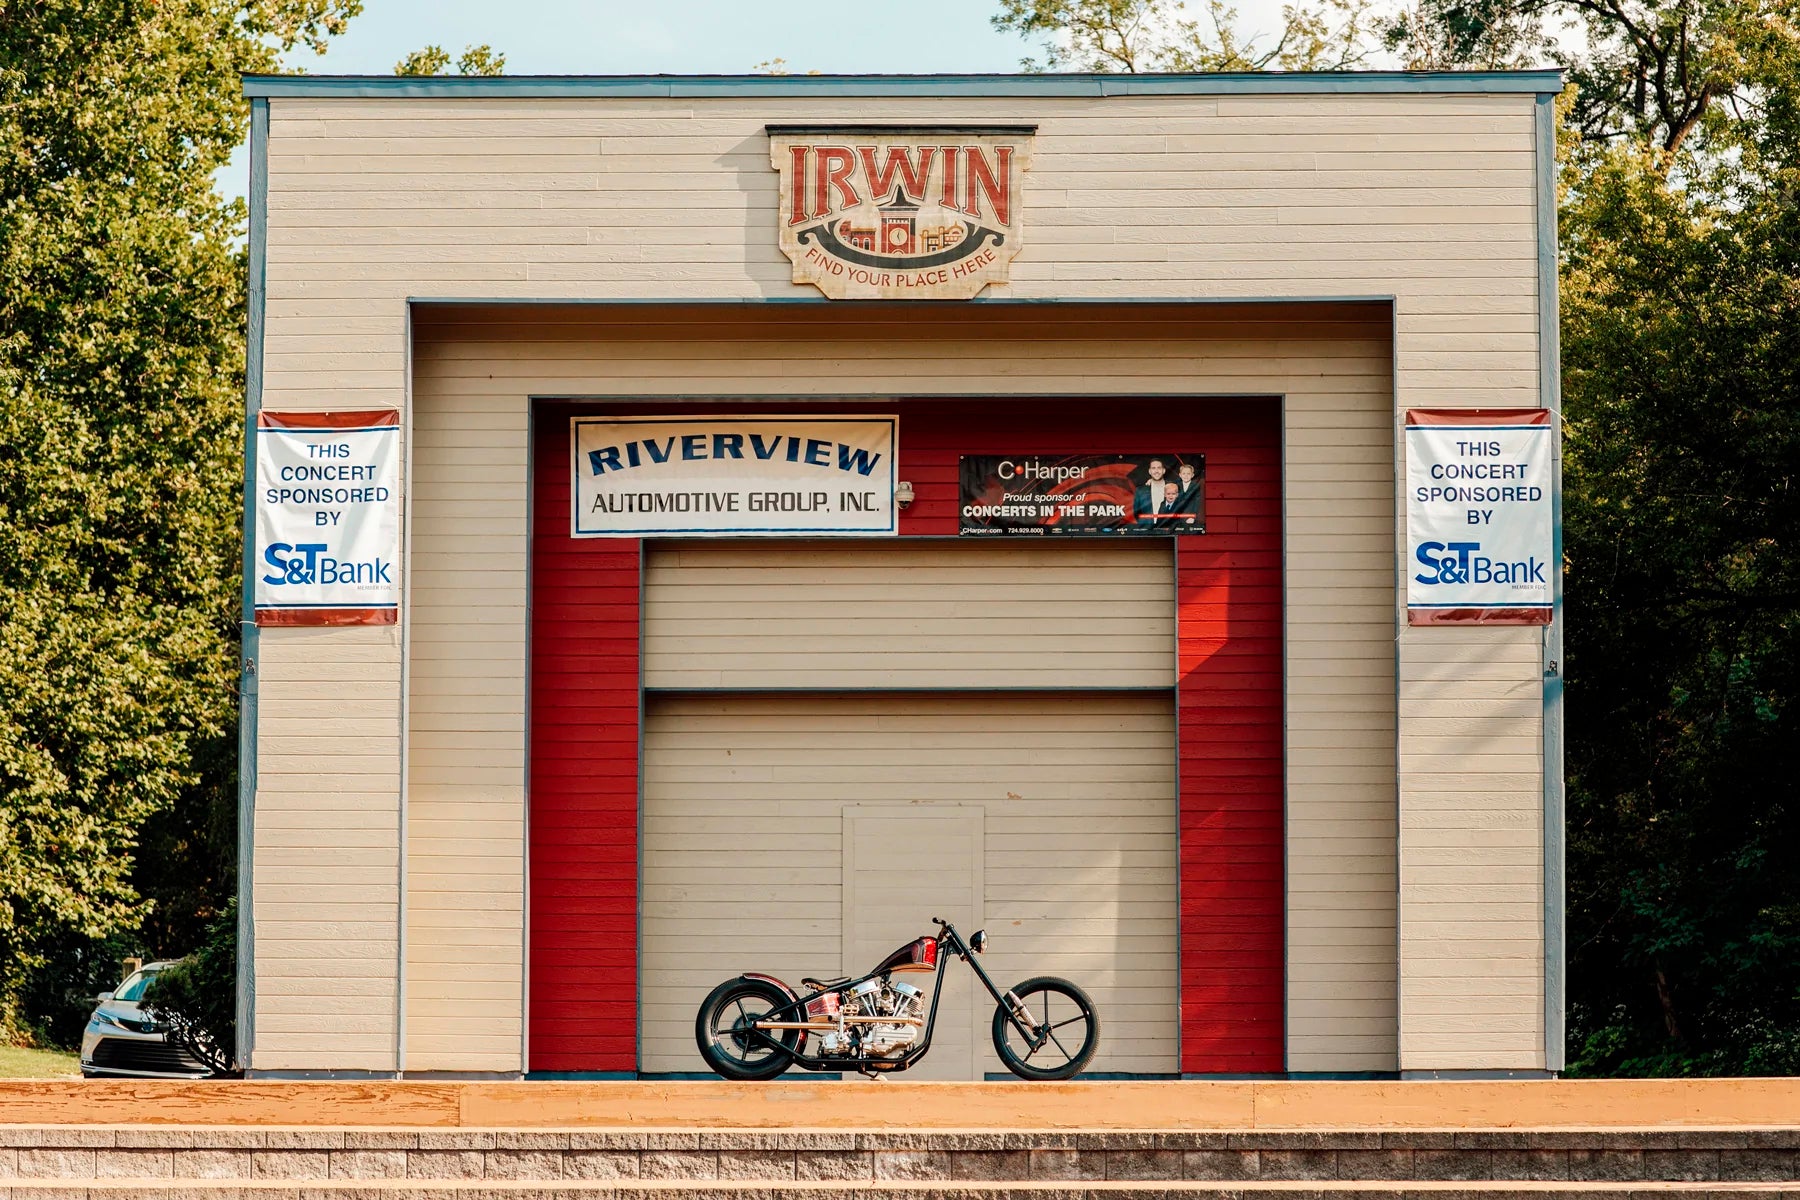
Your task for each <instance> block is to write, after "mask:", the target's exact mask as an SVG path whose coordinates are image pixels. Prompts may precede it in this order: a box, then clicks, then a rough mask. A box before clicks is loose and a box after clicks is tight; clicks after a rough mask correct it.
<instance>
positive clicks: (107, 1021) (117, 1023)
mask: <svg viewBox="0 0 1800 1200" xmlns="http://www.w3.org/2000/svg"><path fill="white" fill-rule="evenodd" d="M94 1024H96V1025H106V1026H110V1027H111V1028H113V1029H124V1030H125V1032H126V1033H130V1032H131V1030H130V1029H127V1028H126V1026H125V1022H123V1021H121V1020H119V1018H117V1017H115V1016H113V1015H112V1014H111V1013H108V1012H97V1013H95V1014H94Z"/></svg>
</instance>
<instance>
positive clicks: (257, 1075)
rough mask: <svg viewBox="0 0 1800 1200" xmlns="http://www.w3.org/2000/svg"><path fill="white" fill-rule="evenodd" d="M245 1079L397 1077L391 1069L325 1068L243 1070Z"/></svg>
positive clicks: (363, 1079)
mask: <svg viewBox="0 0 1800 1200" xmlns="http://www.w3.org/2000/svg"><path fill="white" fill-rule="evenodd" d="M244 1078H245V1079H295V1080H307V1079H338V1080H350V1081H353V1082H363V1081H366V1080H375V1079H387V1080H391V1079H398V1078H399V1075H397V1074H396V1073H395V1072H393V1071H364V1070H350V1069H348V1068H346V1069H344V1070H326V1071H245V1072H244Z"/></svg>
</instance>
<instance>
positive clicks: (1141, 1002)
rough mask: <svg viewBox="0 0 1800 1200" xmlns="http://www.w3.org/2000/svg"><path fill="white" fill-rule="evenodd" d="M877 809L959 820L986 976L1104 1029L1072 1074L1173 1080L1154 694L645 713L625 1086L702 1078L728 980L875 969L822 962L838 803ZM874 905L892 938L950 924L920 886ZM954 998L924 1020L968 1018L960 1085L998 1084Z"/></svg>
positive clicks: (812, 700)
mask: <svg viewBox="0 0 1800 1200" xmlns="http://www.w3.org/2000/svg"><path fill="white" fill-rule="evenodd" d="M883 804H903V805H912V806H918V807H920V808H928V807H930V806H935V805H965V806H977V807H979V808H980V809H981V810H982V811H983V813H984V820H983V827H982V828H983V841H984V843H985V847H986V849H985V854H984V856H983V862H982V871H981V874H982V876H983V882H982V903H981V908H982V910H983V912H982V913H981V918H982V919H984V920H985V922H986V925H987V928H988V930H989V931H990V933H991V935H992V937H993V946H992V948H991V950H990V951H989V953H988V954H987V955H986V956H985V958H984V960H983V965H984V966H985V967H986V968H987V969H988V971H989V972H990V973H991V974H992V975H993V976H994V978H995V981H996V982H997V983H999V984H1000V986H1002V987H1008V986H1010V985H1012V984H1014V983H1018V982H1020V981H1022V980H1024V979H1027V978H1030V977H1031V976H1033V975H1041V974H1052V975H1062V976H1065V977H1067V978H1069V979H1072V980H1074V981H1075V982H1076V983H1078V984H1080V985H1081V986H1082V987H1084V988H1086V989H1087V990H1088V991H1089V993H1090V994H1091V995H1092V996H1093V997H1094V1000H1095V1003H1096V1005H1097V1006H1098V1007H1099V1010H1100V1014H1101V1020H1102V1021H1103V1022H1104V1025H1105V1038H1104V1040H1103V1042H1102V1045H1101V1051H1100V1056H1099V1057H1098V1058H1096V1059H1095V1061H1094V1065H1093V1068H1092V1069H1093V1070H1096V1071H1134V1072H1170V1071H1174V1070H1177V1069H1178V1068H1177V1065H1176V1058H1175V1035H1176V1009H1175V990H1176V987H1175V985H1176V970H1175V953H1176V945H1175V940H1176V928H1175V716H1174V701H1173V698H1172V697H1171V696H1169V695H1131V694H1128V693H1089V694H1087V695H1067V696H1045V695H1033V696H1007V695H1004V694H997V693H986V694H981V695H955V694H949V693H940V694H930V693H924V694H911V695H890V696H879V695H861V696H853V695H843V694H837V695H805V694H788V695H774V694H763V695H744V696H718V697H706V696H700V695H686V696H680V697H658V698H655V699H653V700H652V701H651V703H650V706H649V710H648V716H647V721H646V729H645V738H644V842H643V846H644V877H643V943H642V946H641V948H640V952H639V953H640V958H639V962H640V969H641V971H642V976H641V979H642V984H641V986H642V1009H641V1014H642V1015H641V1021H642V1037H643V1044H642V1050H641V1055H642V1058H641V1061H642V1067H643V1069H644V1070H646V1071H695V1070H704V1069H705V1066H704V1064H703V1063H702V1062H701V1061H700V1058H699V1055H698V1053H697V1052H696V1050H695V1048H694V1012H695V1010H696V1009H697V1008H698V1007H699V1004H700V1001H701V999H702V998H703V997H704V996H705V995H706V993H707V992H708V991H710V990H711V989H712V987H713V986H714V985H715V984H717V983H719V982H720V981H722V980H724V979H727V978H730V977H731V976H732V975H734V974H737V973H738V972H740V971H746V970H756V971H766V972H769V973H771V974H774V975H778V976H780V977H782V978H785V979H788V980H790V981H797V980H798V979H799V978H800V977H801V976H803V975H806V974H813V975H832V974H836V973H838V972H839V970H840V969H842V970H845V971H848V970H858V972H859V973H860V971H866V970H868V969H869V968H870V967H873V966H874V965H875V963H874V961H870V962H867V963H861V964H860V965H859V964H857V963H853V962H847V961H844V950H843V947H844V944H845V937H844V932H845V931H844V918H843V907H842V906H843V892H842V888H843V883H842V878H843V877H842V868H841V853H842V845H843V837H844V834H843V821H844V810H845V809H846V807H849V808H853V809H861V808H862V807H863V806H870V805H883ZM1097 813H1101V814H1104V816H1100V817H1097V815H1096V814H1097ZM866 848H867V847H865V849H866ZM896 853H897V854H898V855H900V856H902V857H912V858H920V857H929V848H928V847H920V846H917V845H907V846H903V847H898V848H897V849H896ZM956 853H958V851H957V849H956V848H954V847H949V848H946V850H945V854H946V856H947V857H953V856H954V855H955V854H956ZM887 890H888V892H889V893H890V894H889V898H888V905H889V907H890V910H891V912H892V913H893V914H894V915H895V919H896V920H899V919H901V918H904V919H905V921H906V924H907V927H908V928H912V929H914V933H913V934H912V935H910V936H917V935H919V934H924V933H929V932H932V928H931V926H930V923H929V919H930V918H931V917H933V916H944V915H950V914H945V913H940V912H939V911H938V910H937V908H936V907H934V905H935V904H937V901H938V899H939V898H937V897H934V896H933V895H932V894H930V891H929V889H926V888H922V887H917V886H914V887H911V888H909V887H907V886H906V885H904V884H901V883H897V882H896V883H894V885H893V886H892V887H889V888H888V889H887ZM863 899H864V901H865V907H866V897H865V898H863ZM952 919H954V917H953V916H952ZM889 928H892V926H889ZM964 932H972V931H970V930H965V931H964ZM863 940H864V941H867V939H866V938H865V939H863ZM903 940H905V939H904V938H897V939H896V940H895V945H899V944H900V942H901V941H903ZM859 948H862V949H866V947H861V946H859ZM893 948H894V946H887V947H884V949H883V950H882V951H881V953H882V954H885V953H886V952H887V951H888V950H892V949H893ZM950 969H951V970H952V971H953V972H962V973H964V974H965V975H966V974H967V971H966V968H963V967H962V965H961V964H960V963H956V964H952V966H951V968H950ZM971 982H972V976H971V977H970V978H960V979H958V980H956V982H955V983H954V984H953V985H951V986H953V987H954V988H955V989H956V990H955V991H953V992H950V993H947V999H946V1003H947V1004H948V1003H950V999H949V997H956V998H957V999H958V1003H959V1007H961V1008H962V1009H963V1011H959V1012H958V1013H957V1015H958V1016H961V1017H962V1019H963V1020H964V1021H967V1022H971V1023H974V1022H976V1021H977V1018H978V1017H979V1023H978V1024H976V1026H975V1027H974V1028H969V1027H965V1029H964V1031H963V1037H965V1038H967V1039H970V1040H973V1041H974V1044H975V1064H976V1068H977V1070H979V1071H1000V1070H1004V1068H1003V1067H1001V1066H1000V1064H999V1062H998V1061H997V1060H996V1059H995V1058H994V1055H993V1049H992V1045H991V1041H990V1038H989V1036H988V1033H987V1032H986V1023H985V1022H986V1020H987V1019H991V1016H992V1011H993V1010H992V1007H991V1005H986V1004H980V1003H978V1002H977V1003H975V1004H973V1005H971V1004H970V1000H969V997H971V996H972V995H973V991H972V989H971V987H970V984H971ZM977 1010H981V1011H980V1012H979V1013H977ZM958 1040H961V1039H960V1038H959V1039H958ZM965 1044H966V1043H965Z"/></svg>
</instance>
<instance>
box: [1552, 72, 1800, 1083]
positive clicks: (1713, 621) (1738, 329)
mask: <svg viewBox="0 0 1800 1200" xmlns="http://www.w3.org/2000/svg"><path fill="white" fill-rule="evenodd" d="M1796 83H1797V84H1800V80H1796ZM1793 91H1794V89H1793V87H1792V86H1790V87H1789V88H1787V89H1780V90H1776V91H1772V92H1771V93H1770V94H1769V95H1768V96H1767V97H1766V103H1765V104H1764V105H1763V112H1764V113H1765V114H1767V116H1766V117H1765V118H1764V119H1762V120H1760V121H1759V122H1758V125H1759V128H1758V129H1756V130H1752V131H1749V132H1748V133H1746V131H1745V130H1744V129H1742V128H1740V129H1739V130H1737V131H1724V132H1726V133H1728V134H1729V135H1730V136H1731V140H1732V141H1733V142H1736V143H1738V144H1739V145H1740V146H1741V147H1742V152H1740V153H1737V154H1734V155H1733V156H1732V157H1731V159H1730V160H1729V161H1726V162H1720V163H1714V164H1711V165H1708V164H1706V163H1705V162H1703V161H1696V156H1694V155H1687V154H1684V155H1681V156H1679V157H1680V159H1681V160H1683V161H1681V162H1680V163H1679V164H1678V165H1679V167H1680V169H1679V170H1677V171H1675V172H1673V175H1674V177H1675V180H1676V181H1675V182H1673V183H1672V182H1671V171H1670V169H1669V168H1670V163H1671V160H1672V158H1674V157H1675V156H1674V155H1672V153H1671V151H1670V150H1669V149H1668V147H1667V143H1666V141H1665V140H1664V139H1663V138H1661V137H1660V136H1654V135H1652V136H1648V137H1646V140H1645V141H1644V142H1642V143H1639V144H1637V145H1635V146H1623V147H1610V148H1606V149H1603V150H1600V151H1598V152H1595V153H1594V154H1592V155H1591V156H1590V158H1589V160H1588V161H1586V162H1585V163H1581V162H1580V160H1579V159H1578V160H1577V162H1578V163H1579V164H1580V167H1581V170H1580V173H1579V175H1578V176H1577V177H1576V178H1575V179H1574V180H1573V183H1574V186H1573V187H1572V189H1571V193H1570V199H1569V201H1568V203H1567V204H1565V206H1564V212H1563V222H1564V230H1565V237H1564V248H1565V256H1566V259H1567V267H1566V270H1565V273H1564V323H1563V331H1564V354H1565V362H1566V363H1567V364H1568V369H1567V370H1566V371H1565V374H1564V389H1565V407H1564V413H1565V421H1566V445H1567V455H1566V497H1567V500H1566V538H1565V543H1566V546H1567V550H1568V606H1569V613H1570V626H1569V634H1570V638H1569V648H1568V681H1569V682H1568V713H1569V737H1568V743H1569V762H1568V765H1569V822H1570V831H1569V832H1570V838H1569V877H1570V896H1569V921H1570V947H1571V950H1570V1000H1571V1010H1570V1023H1569V1027H1570V1047H1569V1049H1570V1063H1571V1068H1572V1069H1573V1070H1574V1071H1576V1072H1577V1073H1585V1074H1659V1075H1660V1074H1713V1075H1717V1074H1794V1073H1800V859H1797V858H1796V856H1795V854H1794V847H1795V846H1797V845H1800V804H1797V803H1796V802H1795V798H1794V797H1795V791H1794V785H1793V780H1794V778H1795V772H1796V771H1797V770H1800V705H1797V703H1796V696H1797V695H1800V187H1797V186H1796V185H1797V182H1800V181H1797V179H1796V173H1795V171H1794V169H1793V167H1792V165H1791V164H1792V163H1793V162H1794V157H1793V154H1792V146H1793V143H1794V136H1793V133H1794V131H1796V130H1800V123H1796V122H1794V121H1793V120H1792V113H1793V109H1794V100H1795V97H1794V95H1793Z"/></svg>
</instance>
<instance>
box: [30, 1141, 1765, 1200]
mask: <svg viewBox="0 0 1800 1200" xmlns="http://www.w3.org/2000/svg"><path fill="white" fill-rule="evenodd" d="M322 1132H323V1131H322ZM412 1136H413V1135H411V1134H405V1135H401V1139H402V1140H404V1138H406V1137H412ZM1608 1136H1610V1135H1608ZM116 1140H129V1139H126V1138H123V1137H121V1138H120V1139H116ZM210 1140H211V1139H210V1138H208V1137H207V1136H206V1135H205V1133H201V1134H198V1135H197V1136H196V1138H195V1141H196V1142H197V1143H206V1142H208V1141H210ZM455 1140H456V1139H455V1138H454V1137H452V1136H451V1135H438V1136H434V1137H433V1138H431V1139H430V1141H431V1148H429V1149H421V1148H412V1149H370V1148H366V1147H369V1146H382V1145H389V1144H391V1143H390V1142H389V1141H388V1140H386V1138H385V1135H382V1134H380V1133H378V1132H377V1133H368V1132H365V1133H361V1134H352V1135H348V1136H347V1137H346V1138H345V1139H344V1140H343V1143H334V1142H333V1140H332V1139H331V1138H329V1137H322V1138H320V1139H319V1143H320V1144H319V1145H317V1146H316V1147H315V1146H302V1147H301V1148H297V1149H279V1150H276V1149H261V1150H250V1149H242V1148H238V1147H233V1146H228V1147H225V1148H217V1147H214V1146H212V1145H207V1144H195V1145H190V1146H185V1147H176V1148H171V1149H163V1148H144V1147H131V1146H120V1145H116V1144H115V1145H113V1146H111V1147H109V1148H99V1149H90V1148H86V1147H62V1146H56V1147H47V1146H41V1145H39V1146H27V1147H22V1148H17V1149H12V1150H4V1149H0V1186H21V1187H29V1188H43V1187H49V1186H53V1185H55V1184H56V1183H57V1182H58V1181H67V1180H88V1179H99V1180H111V1179H137V1180H155V1181H159V1185H160V1186H159V1190H163V1189H166V1188H180V1187H184V1186H188V1185H189V1184H193V1185H195V1186H205V1187H209V1188H210V1187H213V1186H215V1182H216V1183H217V1185H218V1186H223V1185H224V1184H225V1183H227V1182H230V1181H236V1182H238V1183H243V1184H247V1185H249V1186H252V1187H257V1188H262V1187H280V1186H290V1185H291V1186H296V1187H305V1186H309V1185H311V1184H313V1183H315V1182H319V1183H326V1182H329V1183H332V1184H335V1183H339V1182H342V1183H345V1184H348V1185H352V1186H357V1187H361V1186H364V1185H367V1184H373V1183H375V1182H378V1181H384V1180H392V1181H408V1185H409V1186H418V1187H430V1186H436V1185H437V1184H440V1183H441V1184H444V1185H447V1186H455V1187H465V1186H474V1185H475V1184H478V1183H496V1184H505V1185H506V1186H508V1187H512V1186H543V1187H548V1188H552V1189H554V1188H557V1187H559V1186H561V1185H563V1184H565V1183H569V1184H576V1183H579V1184H582V1185H583V1186H584V1187H585V1186H587V1185H589V1184H592V1183H593V1182H594V1181H602V1180H605V1181H620V1180H656V1179H662V1180H731V1179H745V1180H756V1181H775V1180H794V1181H809V1180H810V1181H828V1180H866V1181H869V1182H870V1183H872V1184H877V1183H881V1182H885V1181H926V1180H933V1181H944V1182H952V1181H957V1182H961V1181H1004V1180H1015V1181H1037V1182H1048V1181H1056V1182H1059V1183H1075V1182H1123V1181H1130V1182H1146V1181H1171V1182H1174V1181H1179V1182H1182V1183H1192V1184H1207V1185H1212V1186H1214V1187H1216V1188H1217V1187H1232V1186H1250V1187H1253V1188H1276V1189H1289V1190H1291V1189H1293V1188H1296V1187H1300V1186H1301V1185H1311V1186H1313V1187H1316V1188H1330V1189H1337V1188H1343V1187H1350V1188H1362V1189H1368V1188H1377V1189H1378V1188H1380V1187H1382V1186H1388V1187H1393V1188H1402V1189H1405V1190H1409V1191H1418V1190H1420V1189H1421V1188H1429V1187H1432V1186H1435V1187H1438V1188H1443V1187H1448V1188H1449V1189H1450V1190H1451V1191H1455V1190H1456V1189H1457V1188H1464V1189H1468V1190H1475V1191H1489V1190H1508V1189H1520V1188H1523V1189H1526V1190H1529V1189H1531V1188H1534V1187H1540V1186H1542V1187H1553V1188H1559V1189H1565V1190H1566V1189H1575V1190H1579V1189H1581V1188H1584V1187H1594V1188H1598V1189H1600V1190H1603V1191H1607V1192H1616V1191H1617V1190H1618V1189H1620V1188H1625V1189H1627V1190H1629V1188H1630V1187H1632V1186H1634V1185H1643V1186H1647V1187H1653V1188H1660V1187H1665V1186H1670V1185H1675V1184H1693V1185H1706V1184H1716V1185H1720V1186H1726V1187H1728V1188H1741V1187H1745V1186H1754V1187H1756V1188H1758V1189H1760V1190H1768V1188H1769V1187H1770V1186H1771V1185H1781V1184H1791V1185H1792V1186H1793V1187H1794V1188H1795V1190H1796V1191H1800V1152H1796V1151H1792V1150H1778V1149H1736V1150H1642V1149H1636V1148H1608V1149H1592V1150H1563V1149H1558V1150H1486V1149H1466V1150H1437V1149H1427V1150H1405V1149H1386V1148H1384V1149H1368V1148H1363V1147H1366V1146H1367V1143H1366V1142H1356V1141H1354V1140H1352V1139H1340V1140H1341V1141H1350V1142H1351V1144H1353V1145H1356V1146H1358V1147H1359V1148H1355V1149H1322V1148H1319V1146H1320V1142H1319V1141H1317V1140H1313V1141H1309V1142H1307V1143H1305V1144H1306V1145H1307V1148H1305V1149H1266V1148H1265V1149H1260V1150H1246V1149H1241V1148H1240V1149H1224V1150H1219V1149H1189V1148H1187V1147H1186V1139H1185V1138H1184V1137H1183V1135H1176V1134H1137V1135H1134V1134H1074V1133H1064V1132H1052V1133H1047V1134H1043V1135H1036V1136H1034V1135H1030V1134H1025V1133H1008V1134H1005V1135H996V1134H944V1135H932V1134H923V1133H914V1134H908V1135H904V1136H897V1135H892V1134H888V1133H877V1134H850V1133H831V1134H813V1133H808V1132H806V1131H793V1132H791V1133H772V1132H767V1131H763V1132H749V1133H739V1132H731V1131H718V1132H714V1133H681V1134H664V1133H655V1132H645V1133H641V1134H624V1133H619V1134H607V1135H597V1134H589V1133H573V1134H571V1133H542V1134H534V1135H532V1137H531V1139H530V1140H529V1142H528V1143H527V1144H526V1145H523V1146H521V1145H516V1144H515V1145H512V1146H507V1145H502V1144H500V1143H503V1142H514V1141H516V1140H517V1137H516V1135H509V1134H506V1133H501V1132H495V1133H492V1134H485V1135H480V1134H478V1135H477V1136H476V1137H475V1138H474V1139H473V1141H474V1146H471V1147H468V1148H458V1147H457V1146H456V1145H455V1144H454V1142H455ZM351 1142H354V1143H356V1145H355V1146H354V1147H353V1146H352V1145H350V1144H348V1143H351ZM1287 1144H1289V1145H1291V1144H1292V1142H1291V1141H1290V1142H1288V1143H1287ZM327 1145H330V1146H331V1148H326V1146H327ZM476 1147H479V1148H476ZM559 1147H567V1148H566V1149H565V1148H559ZM108 1186H110V1184H109V1185H108ZM395 1186H400V1185H398V1184H396V1185H395ZM1776 1190H1780V1188H1779V1187H1777V1188H1776Z"/></svg>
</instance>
